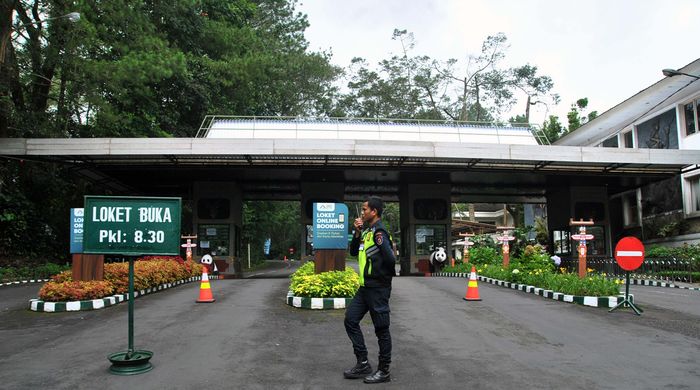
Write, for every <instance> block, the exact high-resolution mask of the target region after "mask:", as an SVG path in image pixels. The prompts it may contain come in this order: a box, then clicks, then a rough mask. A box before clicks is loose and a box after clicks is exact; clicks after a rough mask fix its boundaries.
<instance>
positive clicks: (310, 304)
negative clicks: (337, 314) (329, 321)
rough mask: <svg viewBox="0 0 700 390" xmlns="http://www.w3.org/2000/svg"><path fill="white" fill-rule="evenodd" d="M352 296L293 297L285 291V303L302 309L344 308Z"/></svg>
mask: <svg viewBox="0 0 700 390" xmlns="http://www.w3.org/2000/svg"><path fill="white" fill-rule="evenodd" d="M350 301H352V298H308V297H295V296H294V294H293V293H292V292H291V291H290V292H288V293H287V305H289V306H294V307H299V308H302V309H321V310H323V309H345V308H346V307H347V306H348V305H349V304H350Z"/></svg>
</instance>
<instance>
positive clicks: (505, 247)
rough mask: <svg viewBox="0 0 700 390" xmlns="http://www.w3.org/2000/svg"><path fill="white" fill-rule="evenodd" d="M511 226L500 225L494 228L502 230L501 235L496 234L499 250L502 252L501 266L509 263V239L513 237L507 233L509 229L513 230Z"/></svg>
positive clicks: (506, 265)
mask: <svg viewBox="0 0 700 390" xmlns="http://www.w3.org/2000/svg"><path fill="white" fill-rule="evenodd" d="M513 229H514V227H513V226H501V227H498V228H496V230H500V231H502V232H503V234H502V235H500V236H497V237H496V239H497V240H498V241H500V242H501V252H502V253H503V268H506V267H508V264H509V263H510V244H509V242H510V241H513V240H515V237H513V236H511V235H509V234H508V232H509V231H511V230H513Z"/></svg>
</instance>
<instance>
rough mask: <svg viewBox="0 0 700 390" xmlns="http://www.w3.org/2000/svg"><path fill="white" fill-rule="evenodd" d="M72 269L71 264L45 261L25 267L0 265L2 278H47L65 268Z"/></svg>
mask: <svg viewBox="0 0 700 390" xmlns="http://www.w3.org/2000/svg"><path fill="white" fill-rule="evenodd" d="M68 269H70V266H66V265H59V264H55V263H45V264H40V265H36V266H24V267H0V280H2V281H14V280H29V279H47V278H50V277H51V276H53V275H56V274H58V273H60V272H62V271H64V270H68Z"/></svg>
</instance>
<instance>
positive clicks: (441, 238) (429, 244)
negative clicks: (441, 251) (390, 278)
mask: <svg viewBox="0 0 700 390" xmlns="http://www.w3.org/2000/svg"><path fill="white" fill-rule="evenodd" d="M440 246H441V247H443V248H445V250H447V240H446V228H445V225H416V253H415V254H417V255H429V254H431V253H432V252H433V251H434V250H435V248H437V247H440Z"/></svg>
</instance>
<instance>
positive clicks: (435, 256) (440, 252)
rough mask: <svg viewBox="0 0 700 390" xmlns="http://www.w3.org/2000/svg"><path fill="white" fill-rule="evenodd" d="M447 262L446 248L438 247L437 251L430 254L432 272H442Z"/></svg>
mask: <svg viewBox="0 0 700 390" xmlns="http://www.w3.org/2000/svg"><path fill="white" fill-rule="evenodd" d="M446 261H447V253H446V252H445V248H443V247H437V248H436V249H435V251H434V252H433V253H431V254H430V268H432V272H440V270H442V267H444V266H445V262H446Z"/></svg>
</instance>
